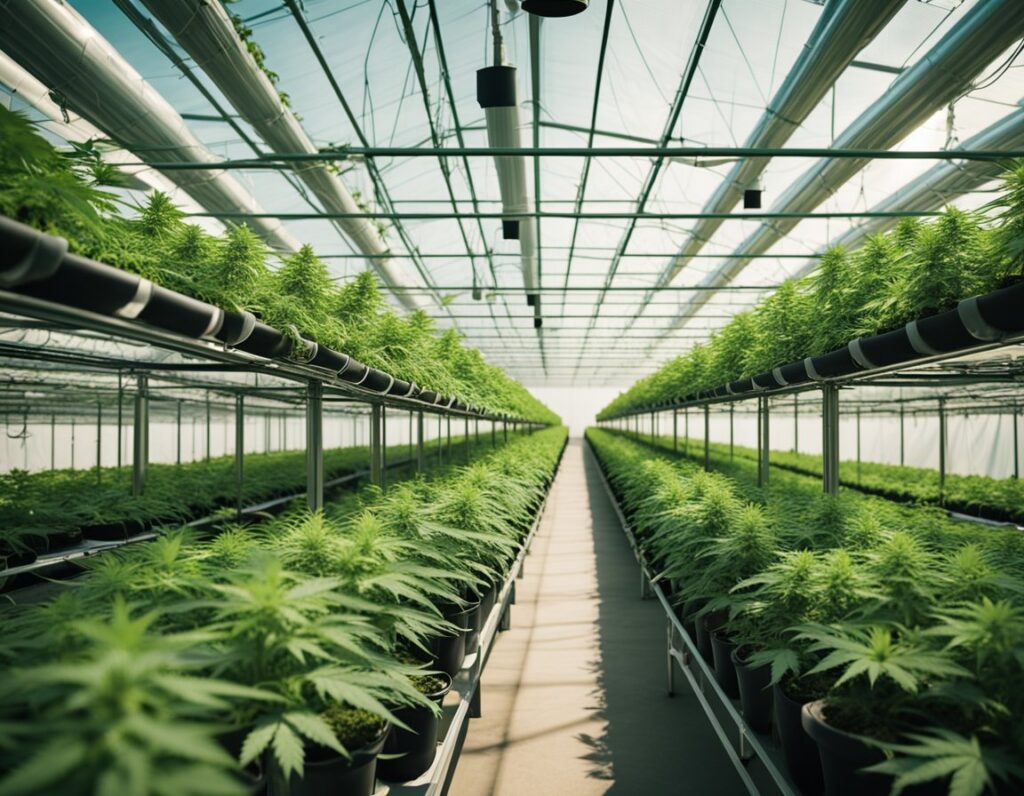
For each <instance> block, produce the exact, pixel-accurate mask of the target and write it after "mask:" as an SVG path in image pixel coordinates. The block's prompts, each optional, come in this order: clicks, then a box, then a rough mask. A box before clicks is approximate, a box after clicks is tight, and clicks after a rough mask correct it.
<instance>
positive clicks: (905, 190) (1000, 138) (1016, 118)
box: [793, 107, 1024, 278]
mask: <svg viewBox="0 0 1024 796" xmlns="http://www.w3.org/2000/svg"><path fill="white" fill-rule="evenodd" d="M1021 146H1024V107H1022V108H1018V109H1017V110H1015V111H1013V112H1012V113H1008V114H1007V115H1006V116H1004V117H1002V118H1001V119H999V121H997V122H996V123H995V124H993V125H991V126H989V127H986V128H985V129H984V130H982V131H981V132H980V133H977V134H975V135H973V136H971V137H970V138H968V139H967V140H966V141H964V142H963V143H962V144H960V146H958V147H957V149H964V150H970V149H981V148H984V149H987V150H990V151H991V150H996V149H1013V148H1015V147H1021ZM954 151H956V150H954ZM1004 170H1005V165H1004V164H1002V163H1000V162H998V161H994V160H981V161H979V160H963V161H956V160H947V161H944V162H942V163H937V164H936V165H934V166H932V167H931V168H930V169H928V170H927V171H926V172H924V173H923V174H921V175H920V176H919V177H917V178H916V179H913V180H911V181H910V182H908V183H907V184H906V185H905V186H903V187H902V188H900V189H899V190H898V191H896V192H895V193H893V194H891V195H890V196H888V197H887V198H885V199H883V200H882V201H881V202H879V203H878V204H876V205H875V206H874V207H872V208H871V211H872V212H879V213H890V212H900V211H903V210H910V209H914V210H937V209H938V208H940V207H943V206H944V205H947V204H949V202H950V201H951V200H953V199H955V198H956V197H958V196H962V195H964V194H966V193H970V192H971V191H974V190H977V189H978V188H980V187H981V186H983V185H985V183H988V182H991V181H992V180H994V179H996V178H998V177H999V175H1000V174H1001V173H1002V172H1003V171H1004ZM893 221H894V219H893V218H886V217H875V218H870V219H868V220H867V221H865V222H864V223H863V224H859V225H858V226H856V227H852V228H851V229H850V230H848V231H847V232H845V233H844V234H843V235H842V236H840V237H839V238H838V239H837V240H836V241H834V242H833V243H832V244H831V245H832V246H842V247H843V248H844V249H846V250H848V251H849V250H852V249H855V248H856V247H857V246H859V245H860V244H861V243H863V242H864V240H865V239H866V238H867V237H868V236H869V235H873V234H875V233H876V232H882V231H883V230H885V229H886V228H888V227H889V226H890V225H891V224H892V223H893ZM817 265H818V260H817V259H814V260H813V261H809V262H808V263H807V264H806V265H804V266H802V267H801V268H800V269H799V270H798V271H796V273H794V274H793V278H799V277H801V276H805V275H806V274H808V273H810V272H811V271H813V270H814V269H815V268H816V267H817Z"/></svg>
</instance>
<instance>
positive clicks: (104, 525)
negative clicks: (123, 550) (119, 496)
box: [82, 522, 128, 542]
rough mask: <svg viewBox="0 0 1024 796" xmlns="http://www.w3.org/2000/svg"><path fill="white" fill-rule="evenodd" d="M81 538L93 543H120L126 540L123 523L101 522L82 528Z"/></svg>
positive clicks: (126, 534) (125, 530)
mask: <svg viewBox="0 0 1024 796" xmlns="http://www.w3.org/2000/svg"><path fill="white" fill-rule="evenodd" d="M82 538H84V539H88V540H90V541H93V542H121V541H124V540H125V539H127V538H128V529H127V528H126V527H125V525H124V523H123V522H101V523H96V524H95V525H85V526H83V527H82Z"/></svg>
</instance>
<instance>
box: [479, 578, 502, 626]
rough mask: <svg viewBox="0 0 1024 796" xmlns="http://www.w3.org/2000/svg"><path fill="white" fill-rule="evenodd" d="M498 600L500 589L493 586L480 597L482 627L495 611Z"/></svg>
mask: <svg viewBox="0 0 1024 796" xmlns="http://www.w3.org/2000/svg"><path fill="white" fill-rule="evenodd" d="M497 599H498V587H497V585H496V584H492V585H491V586H490V587H489V588H488V589H487V590H486V591H484V593H483V594H481V595H480V626H481V628H482V627H483V625H484V624H485V623H486V622H487V618H488V617H489V616H490V615H491V611H493V610H494V603H495V602H496V601H497Z"/></svg>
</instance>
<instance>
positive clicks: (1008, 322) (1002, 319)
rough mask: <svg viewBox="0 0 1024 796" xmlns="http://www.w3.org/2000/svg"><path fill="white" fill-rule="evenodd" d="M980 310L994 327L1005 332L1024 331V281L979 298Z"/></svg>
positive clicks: (983, 316)
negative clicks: (1022, 309)
mask: <svg viewBox="0 0 1024 796" xmlns="http://www.w3.org/2000/svg"><path fill="white" fill-rule="evenodd" d="M977 306H978V312H979V313H980V314H981V317H982V319H983V320H984V321H985V323H987V324H988V325H989V326H991V327H992V328H994V329H997V330H999V331H1000V332H1003V333H1005V334H1013V333H1015V332H1021V331H1024V312H1021V307H1022V306H1024V282H1018V283H1017V284H1016V285H1011V286H1010V287H1004V288H1003V289H1002V290H996V291H994V292H992V293H988V294H986V295H984V296H978V298H977Z"/></svg>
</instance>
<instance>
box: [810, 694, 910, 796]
mask: <svg viewBox="0 0 1024 796" xmlns="http://www.w3.org/2000/svg"><path fill="white" fill-rule="evenodd" d="M826 707H827V706H826V704H825V700H823V699H819V700H817V701H815V702H808V703H807V704H806V705H804V706H803V711H802V712H801V723H802V725H803V728H804V731H805V732H806V733H807V734H808V735H809V736H810V737H811V738H812V739H814V742H815V743H816V744H817V745H818V755H819V757H820V758H821V770H822V772H823V774H824V777H825V793H827V794H828V796H887V794H888V793H889V790H890V789H891V787H892V777H889V776H885V775H883V774H873V773H868V772H865V771H863V770H862V769H864V768H866V767H867V766H873V765H875V764H876V763H881V762H882V761H883V760H884V759H885V755H883V754H882V751H881V750H880V749H878V748H877V747H874V746H869V745H868V744H867V743H866V742H865V740H864V739H863V738H861V737H860V736H857V735H852V734H851V733H848V732H844V731H843V730H840V729H837V728H835V727H833V726H831V725H830V724H829V723H828V721H827V720H826V719H825V713H826Z"/></svg>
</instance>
